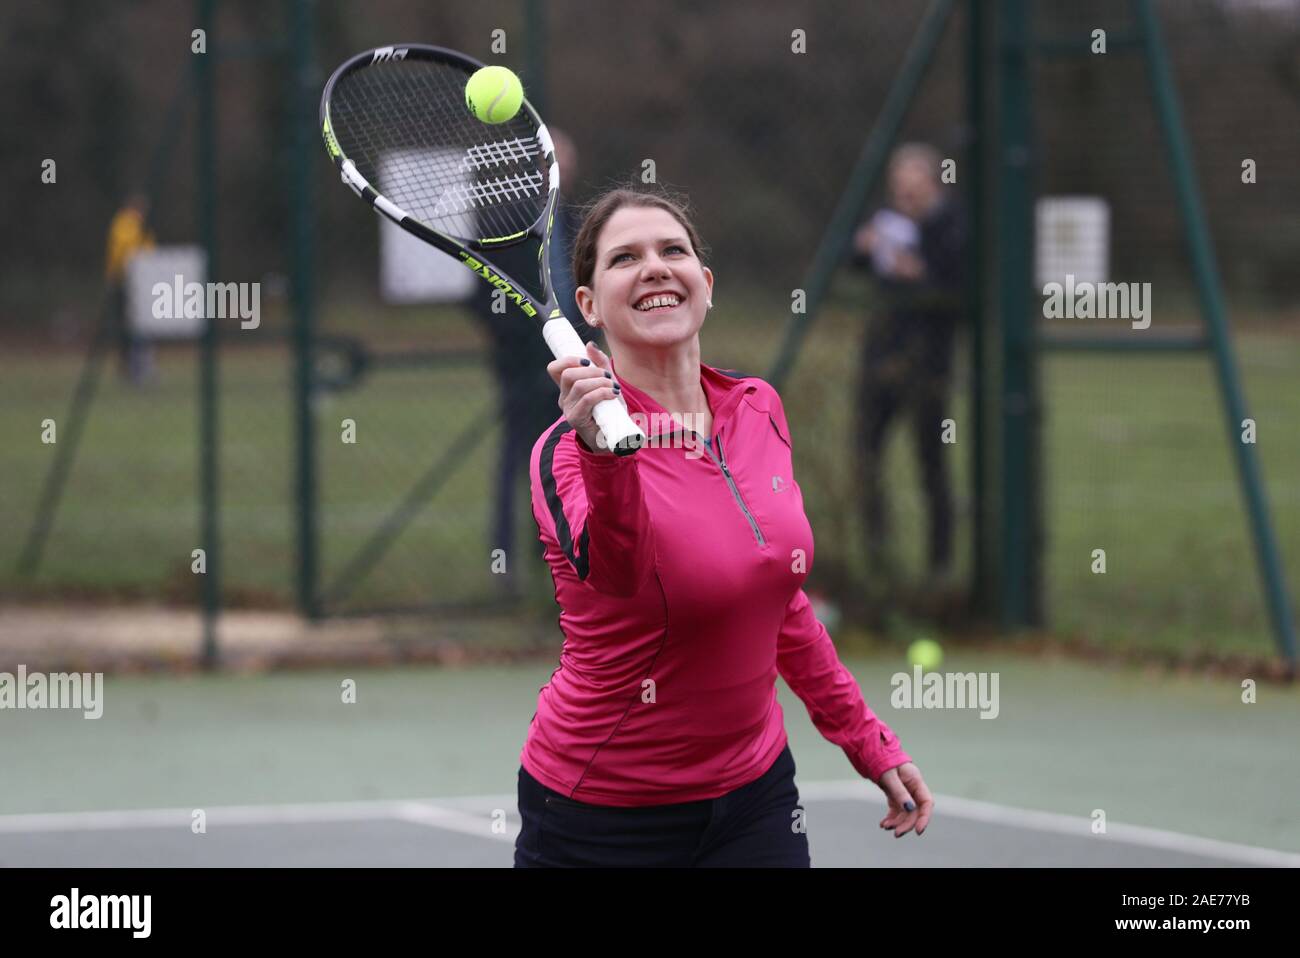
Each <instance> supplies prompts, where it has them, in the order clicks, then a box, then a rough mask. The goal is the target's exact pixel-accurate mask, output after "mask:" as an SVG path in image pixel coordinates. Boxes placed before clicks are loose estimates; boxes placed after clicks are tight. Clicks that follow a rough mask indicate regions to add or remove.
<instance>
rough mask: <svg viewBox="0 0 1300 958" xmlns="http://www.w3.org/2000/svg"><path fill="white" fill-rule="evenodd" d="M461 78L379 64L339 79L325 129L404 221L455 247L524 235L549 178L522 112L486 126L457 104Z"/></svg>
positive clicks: (438, 67)
mask: <svg viewBox="0 0 1300 958" xmlns="http://www.w3.org/2000/svg"><path fill="white" fill-rule="evenodd" d="M468 78H469V74H468V73H467V72H466V71H465V70H464V69H463V68H461V67H458V66H453V65H450V64H443V63H436V62H430V61H426V60H407V61H396V62H390V63H378V64H373V65H368V66H365V67H362V68H360V69H358V70H355V71H353V72H352V73H349V74H346V75H345V76H343V77H342V78H340V80H339V82H338V83H337V85H336V86H335V89H334V92H333V94H332V95H331V97H330V125H331V127H332V129H333V131H334V135H335V137H337V139H338V141H339V146H340V148H341V149H342V151H343V155H344V156H346V157H347V158H348V159H350V160H352V162H353V163H354V164H355V165H356V167H357V170H358V172H360V173H361V175H362V176H364V177H365V178H366V179H367V180H368V181H369V182H370V184H371V185H372V186H374V187H375V189H376V190H378V191H379V192H380V193H381V194H383V195H384V196H385V197H387V198H388V199H389V200H391V201H392V202H393V203H395V204H396V205H397V206H399V207H401V208H402V209H403V210H405V211H406V212H407V213H408V214H409V215H411V216H413V217H414V218H416V219H418V220H420V221H421V222H424V223H426V224H428V225H429V226H432V227H434V228H435V229H437V230H440V231H441V232H443V233H446V234H448V235H451V236H454V237H456V238H457V239H461V240H466V239H492V238H499V237H506V236H512V235H515V234H517V233H521V232H523V231H525V230H527V229H529V228H530V227H531V226H532V225H533V224H534V223H535V222H536V221H537V220H538V219H539V218H540V217H541V215H542V213H543V211H544V210H545V207H546V199H547V192H548V187H549V169H548V168H547V164H546V158H545V157H544V156H543V154H542V149H541V146H540V144H539V143H538V141H537V136H536V133H537V130H536V124H535V121H534V120H533V118H532V116H531V114H530V113H529V111H527V110H521V111H520V113H519V115H518V116H516V117H515V118H514V119H512V120H510V121H508V122H506V123H502V124H499V125H496V126H488V125H486V124H484V123H482V122H480V121H479V120H477V119H476V118H474V117H473V116H472V115H471V114H470V113H469V110H468V109H466V107H465V104H464V91H465V83H466V81H467V80H468Z"/></svg>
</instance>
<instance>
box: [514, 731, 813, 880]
mask: <svg viewBox="0 0 1300 958" xmlns="http://www.w3.org/2000/svg"><path fill="white" fill-rule="evenodd" d="M794 772H795V768H794V756H793V755H791V754H790V746H789V745H788V744H787V745H786V747H785V749H784V750H782V752H781V754H780V755H779V756H777V759H776V761H775V762H774V763H773V765H772V767H771V768H770V769H768V770H767V772H765V773H764V774H763V775H762V776H761V777H759V778H758V779H755V780H754V781H752V782H750V783H749V784H748V785H742V786H740V787H739V788H737V789H734V790H732V791H730V792H728V793H727V794H725V795H720V796H719V797H717V798H712V799H704V800H702V801H696V802H679V803H675V804H670V805H650V806H644V807H640V808H615V807H611V806H606V805H590V804H588V803H586V802H579V801H575V800H574V799H571V798H569V797H568V796H566V795H564V794H562V793H560V792H557V791H555V790H554V789H551V788H548V787H546V786H545V785H543V784H542V783H541V782H539V781H538V780H537V779H535V778H533V776H531V775H529V774H528V772H527V771H526V770H525V769H524V768H523V767H520V769H519V814H520V817H521V818H522V820H523V827H522V828H521V830H520V832H519V837H518V838H517V839H516V841H515V867H516V868H582V867H594V868H751V867H753V868H808V867H810V866H811V864H812V862H811V859H810V858H809V855H808V835H807V832H806V831H805V829H804V812H803V808H802V806H801V805H800V804H799V792H798V789H796V788H795V784H794Z"/></svg>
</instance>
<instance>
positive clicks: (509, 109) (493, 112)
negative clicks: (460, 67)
mask: <svg viewBox="0 0 1300 958" xmlns="http://www.w3.org/2000/svg"><path fill="white" fill-rule="evenodd" d="M523 102H524V85H523V84H522V83H520V82H519V77H517V76H515V74H514V71H512V70H508V69H506V68H505V67H484V68H483V69H481V70H479V71H478V72H476V73H475V74H474V75H473V76H472V77H470V78H469V82H468V83H466V84H465V105H466V106H467V107H469V112H471V113H473V114H474V115H475V116H476V117H478V118H479V119H480V120H482V121H483V122H484V123H504V122H506V120H509V119H510V118H512V117H513V116H514V115H515V114H516V113H518V112H519V105H520V104H521V103H523Z"/></svg>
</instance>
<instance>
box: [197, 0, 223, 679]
mask: <svg viewBox="0 0 1300 958" xmlns="http://www.w3.org/2000/svg"><path fill="white" fill-rule="evenodd" d="M198 3H199V6H198V24H199V28H200V29H202V30H203V31H204V35H205V37H206V41H205V42H206V46H205V50H206V52H205V53H196V54H193V56H194V81H195V84H194V85H195V90H196V92H197V94H198V114H197V118H196V119H197V127H196V133H197V135H196V136H195V138H194V141H195V145H196V148H197V156H196V157H195V159H196V161H197V170H196V173H197V186H198V189H197V199H198V210H197V211H196V212H197V220H198V228H199V243H200V244H201V245H202V247H203V249H204V251H205V253H206V254H207V277H206V278H207V280H208V281H209V282H213V281H215V280H216V279H217V277H218V275H219V272H218V271H219V260H218V258H217V206H216V191H217V147H216V140H217V137H216V124H217V102H216V89H215V82H216V79H215V76H214V69H215V60H216V56H217V53H216V42H215V41H216V38H215V29H214V28H215V26H216V3H215V0H198ZM217 333H218V330H217V322H216V317H213V316H209V317H207V319H206V321H205V322H204V326H203V338H202V339H201V340H200V345H199V498H200V503H201V504H200V508H201V510H202V518H201V533H200V534H201V541H202V548H203V550H204V555H205V557H206V559H205V561H206V570H207V571H206V573H205V574H204V576H203V653H202V655H203V666H204V667H205V668H214V667H215V666H216V665H217V661H218V656H219V650H218V648H217V619H218V617H219V616H220V613H221V542H220V535H221V518H220V512H219V509H220V502H219V499H218V495H219V487H218V483H217V479H218V476H217V469H218V468H219V464H218V459H217V428H218V419H217V412H218V410H217Z"/></svg>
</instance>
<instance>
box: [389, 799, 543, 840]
mask: <svg viewBox="0 0 1300 958" xmlns="http://www.w3.org/2000/svg"><path fill="white" fill-rule="evenodd" d="M397 817H398V818H399V819H401V820H402V821H404V822H410V823H411V824H412V825H429V826H431V827H433V828H445V829H447V830H448V831H453V832H462V833H464V834H466V835H473V836H474V837H476V838H483V837H485V836H486V837H487V838H495V839H498V840H499V841H505V842H510V843H511V844H512V845H513V844H514V841H515V837H516V836H517V835H518V834H519V826H518V825H517V824H514V823H511V822H510V820H509V807H508V806H507V813H506V827H505V829H504V830H502V831H495V830H494V829H493V828H492V819H491V818H485V817H484V816H482V815H470V814H466V813H465V812H460V811H456V810H455V809H451V808H445V807H441V806H438V805H430V804H428V803H427V802H403V803H402V808H401V809H400V811H399V812H398V814H397Z"/></svg>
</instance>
